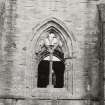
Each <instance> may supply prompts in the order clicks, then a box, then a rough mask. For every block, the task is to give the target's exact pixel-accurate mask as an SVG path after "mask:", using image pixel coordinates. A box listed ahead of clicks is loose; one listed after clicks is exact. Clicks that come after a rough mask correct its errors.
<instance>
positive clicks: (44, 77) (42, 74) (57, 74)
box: [37, 56, 65, 88]
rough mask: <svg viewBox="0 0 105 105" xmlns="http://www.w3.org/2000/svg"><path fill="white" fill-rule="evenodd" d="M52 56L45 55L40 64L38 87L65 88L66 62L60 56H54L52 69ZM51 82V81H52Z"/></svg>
mask: <svg viewBox="0 0 105 105" xmlns="http://www.w3.org/2000/svg"><path fill="white" fill-rule="evenodd" d="M50 63H51V61H50V56H47V57H45V58H44V59H43V60H41V61H40V63H39V65H38V81H37V86H38V88H47V87H53V88H63V86H64V70H65V65H64V62H63V61H61V60H60V59H59V58H58V57H56V56H53V57H52V71H51V72H50V68H51V67H50V66H51V64H50ZM50 82H51V83H50Z"/></svg>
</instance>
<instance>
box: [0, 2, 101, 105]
mask: <svg viewBox="0 0 105 105" xmlns="http://www.w3.org/2000/svg"><path fill="white" fill-rule="evenodd" d="M102 2H103V1H102ZM100 3H101V2H100ZM98 12H99V11H98V9H97V0H6V1H5V2H4V1H3V0H2V1H0V97H1V98H3V99H1V100H0V105H42V104H43V105H72V104H74V105H100V102H101V104H102V99H103V97H100V94H101V92H100V89H102V88H101V87H102V84H100V80H101V79H100V75H102V74H101V73H100V69H99V68H100V66H99V62H100V61H99V58H98V56H99V54H100V52H99V50H100V48H99V46H98V45H99V43H100V39H99V38H100V37H99V34H100V28H99V14H98ZM51 17H54V18H57V19H59V20H61V21H62V22H63V23H64V24H65V26H66V27H67V28H68V30H69V31H70V32H72V34H73V36H74V37H75V41H74V42H75V43H74V46H75V48H74V50H73V58H72V59H71V62H72V69H73V73H72V77H73V80H72V90H71V91H69V90H66V91H62V92H64V94H60V92H59V91H60V90H56V89H51V90H50V89H49V90H48V89H42V90H37V89H36V88H35V87H36V85H35V80H36V79H37V77H35V75H34V74H35V72H36V71H37V70H36V69H32V70H30V69H28V67H27V65H28V64H27V61H28V60H29V61H30V59H28V57H27V56H30V54H31V52H29V51H28V50H29V46H30V44H31V43H32V41H31V40H32V38H33V36H34V30H35V29H36V28H37V27H38V26H40V25H41V23H42V22H43V21H44V20H46V19H49V18H51ZM28 52H29V53H28ZM69 82H70V81H69ZM36 91H37V92H36ZM53 91H54V94H55V95H53V94H52V92H53ZM56 91H57V92H58V94H57V95H58V96H59V97H55V96H56ZM67 93H68V94H67ZM37 94H38V95H37ZM41 94H42V95H41ZM32 96H33V97H32ZM5 98H7V99H5ZM48 98H50V99H49V100H48ZM40 99H41V100H40ZM44 99H45V100H44ZM63 99H64V100H63Z"/></svg>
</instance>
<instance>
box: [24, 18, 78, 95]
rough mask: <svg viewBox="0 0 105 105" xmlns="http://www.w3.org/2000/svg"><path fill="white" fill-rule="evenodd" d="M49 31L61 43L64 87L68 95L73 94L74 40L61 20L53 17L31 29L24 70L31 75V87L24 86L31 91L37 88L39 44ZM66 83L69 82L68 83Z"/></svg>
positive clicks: (27, 83)
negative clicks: (68, 92) (63, 63)
mask: <svg viewBox="0 0 105 105" xmlns="http://www.w3.org/2000/svg"><path fill="white" fill-rule="evenodd" d="M50 31H53V32H54V33H55V34H56V35H57V37H58V38H59V39H60V40H61V42H62V43H63V47H62V48H61V52H62V53H64V62H65V74H64V87H65V88H66V89H67V90H69V91H70V94H73V60H72V59H73V52H74V49H75V44H76V39H75V37H74V35H73V33H72V32H70V31H69V30H68V28H67V27H66V26H65V24H64V23H63V22H62V21H61V20H59V19H56V18H53V17H52V18H49V19H46V20H44V21H42V22H41V23H40V24H39V25H38V26H37V27H34V28H33V36H32V38H31V40H30V43H29V45H28V51H27V70H26V72H27V71H30V74H32V75H31V77H30V83H31V85H30V83H29V82H26V85H30V88H33V89H35V88H37V77H38V76H37V74H38V71H37V69H38V64H39V62H40V58H41V56H42V55H40V54H39V52H40V51H41V50H42V49H41V48H40V44H39V43H40V42H41V40H43V39H44V38H45V37H46V34H48V33H49V32H50ZM38 54H39V56H38ZM28 73H29V72H28ZM26 74H27V73H26ZM68 74H70V76H68ZM69 77H70V78H69ZM26 78H27V77H26ZM26 80H27V79H26ZM68 81H71V82H70V83H69V82H68ZM27 87H28V86H27ZM45 93H47V92H45ZM55 96H56V95H55Z"/></svg>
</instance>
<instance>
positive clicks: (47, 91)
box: [32, 88, 71, 99]
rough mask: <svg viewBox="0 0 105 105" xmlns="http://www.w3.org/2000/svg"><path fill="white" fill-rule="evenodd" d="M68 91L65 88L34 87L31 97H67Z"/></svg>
mask: <svg viewBox="0 0 105 105" xmlns="http://www.w3.org/2000/svg"><path fill="white" fill-rule="evenodd" d="M70 95H71V94H70V92H69V91H67V89H66V88H35V89H33V90H32V97H35V98H40V99H64V98H69V96H70Z"/></svg>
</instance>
